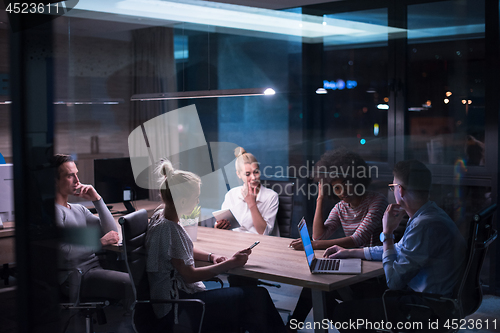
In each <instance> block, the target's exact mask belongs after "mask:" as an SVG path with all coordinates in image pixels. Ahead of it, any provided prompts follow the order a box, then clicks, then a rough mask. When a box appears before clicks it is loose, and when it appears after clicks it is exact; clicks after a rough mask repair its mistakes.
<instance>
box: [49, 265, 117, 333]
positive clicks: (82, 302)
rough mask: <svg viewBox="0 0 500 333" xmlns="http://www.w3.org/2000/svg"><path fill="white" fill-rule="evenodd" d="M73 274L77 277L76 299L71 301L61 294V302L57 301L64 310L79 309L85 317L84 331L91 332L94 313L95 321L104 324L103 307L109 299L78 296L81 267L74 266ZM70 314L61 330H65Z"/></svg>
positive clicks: (81, 275) (80, 283)
mask: <svg viewBox="0 0 500 333" xmlns="http://www.w3.org/2000/svg"><path fill="white" fill-rule="evenodd" d="M75 274H77V275H76V276H77V277H78V282H77V285H78V286H79V287H78V288H77V295H76V300H75V301H74V302H71V301H70V300H69V298H67V297H65V296H63V295H61V302H60V303H59V304H60V306H61V308H62V309H65V310H79V312H80V313H81V314H82V315H83V316H84V317H85V333H93V332H94V314H95V315H96V318H97V323H98V324H99V325H104V324H106V322H107V320H106V315H105V313H104V308H105V307H106V306H108V305H109V301H108V300H106V299H82V298H81V297H80V291H81V286H82V277H83V272H82V270H81V269H79V268H76V269H75ZM71 318H73V316H71V317H70V318H69V319H68V320H67V322H66V324H65V326H64V329H63V332H66V330H67V329H68V326H69V323H70V321H71Z"/></svg>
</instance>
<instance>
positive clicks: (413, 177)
mask: <svg viewBox="0 0 500 333" xmlns="http://www.w3.org/2000/svg"><path fill="white" fill-rule="evenodd" d="M392 173H393V174H394V177H397V178H398V179H399V180H400V181H401V182H402V183H403V184H401V185H402V186H403V188H404V189H405V190H408V191H414V192H421V194H422V195H424V194H427V195H428V194H429V191H430V189H431V185H432V174H431V171H430V170H429V169H428V168H427V167H426V166H425V164H424V163H422V162H420V161H417V160H406V161H400V162H398V163H396V165H395V166H394V169H393V171H392Z"/></svg>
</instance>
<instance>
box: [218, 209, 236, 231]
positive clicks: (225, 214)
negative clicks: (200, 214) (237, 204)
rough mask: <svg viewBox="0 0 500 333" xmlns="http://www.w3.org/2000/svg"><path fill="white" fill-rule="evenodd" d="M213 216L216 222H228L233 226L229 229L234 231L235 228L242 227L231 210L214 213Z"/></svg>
mask: <svg viewBox="0 0 500 333" xmlns="http://www.w3.org/2000/svg"><path fill="white" fill-rule="evenodd" d="M212 215H213V216H214V217H215V220H216V221H220V220H228V221H229V223H230V224H231V226H230V227H229V229H234V228H239V227H241V225H240V224H239V222H238V220H236V217H234V215H233V213H232V212H231V210H230V209H222V210H218V211H215V212H213V213H212Z"/></svg>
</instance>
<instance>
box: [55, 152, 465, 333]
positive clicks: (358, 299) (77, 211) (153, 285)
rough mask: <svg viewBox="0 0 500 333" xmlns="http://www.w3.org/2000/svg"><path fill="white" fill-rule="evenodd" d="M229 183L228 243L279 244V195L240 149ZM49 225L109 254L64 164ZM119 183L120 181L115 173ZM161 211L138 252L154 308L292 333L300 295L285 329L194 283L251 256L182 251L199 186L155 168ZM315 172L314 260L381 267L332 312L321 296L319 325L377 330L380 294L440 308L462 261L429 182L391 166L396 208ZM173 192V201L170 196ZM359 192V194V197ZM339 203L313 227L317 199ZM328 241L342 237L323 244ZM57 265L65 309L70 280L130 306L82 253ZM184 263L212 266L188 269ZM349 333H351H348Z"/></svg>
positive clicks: (193, 179)
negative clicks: (419, 297)
mask: <svg viewBox="0 0 500 333" xmlns="http://www.w3.org/2000/svg"><path fill="white" fill-rule="evenodd" d="M235 156H236V172H237V175H238V177H239V178H240V179H241V180H242V182H243V185H242V186H239V187H235V188H233V189H231V190H230V191H229V192H228V193H227V194H226V196H225V199H224V202H223V204H222V209H226V208H230V209H231V211H232V213H233V215H234V216H235V217H236V219H237V220H238V222H239V223H240V225H241V227H240V228H237V229H233V230H235V231H239V232H248V233H256V234H265V235H273V236H279V228H278V226H277V223H276V213H277V211H278V205H279V200H278V194H277V193H276V192H274V191H273V190H271V189H269V188H266V187H264V186H261V182H260V170H259V163H258V161H257V159H256V158H255V157H254V156H253V155H252V154H250V153H247V152H246V151H245V150H244V149H243V148H241V147H239V148H237V149H236V151H235ZM54 165H55V167H56V168H57V170H58V171H57V179H56V219H57V220H56V223H57V225H58V226H60V227H76V226H90V225H97V226H100V228H101V230H102V238H101V244H102V245H108V244H113V243H116V242H118V233H117V226H116V223H115V221H114V219H113V217H112V215H111V213H110V212H109V210H108V209H107V208H106V205H105V204H104V202H103V199H102V198H101V197H100V195H99V194H98V193H97V192H96V190H95V189H94V188H93V187H92V186H91V185H84V184H81V183H80V182H79V179H78V176H77V173H78V169H77V167H76V165H75V162H74V161H73V160H72V159H71V157H70V156H68V155H56V156H55V157H54ZM316 167H323V168H324V169H325V170H333V169H335V170H339V169H340V168H341V167H343V168H344V170H346V168H349V167H351V168H354V170H360V168H365V171H366V170H367V164H366V163H365V161H364V160H363V159H362V158H361V157H360V156H359V155H358V154H356V153H353V152H350V151H347V150H345V149H337V150H333V151H328V152H326V153H325V154H324V155H323V156H322V157H321V160H320V161H319V162H318V163H317V164H316ZM117 172H119V171H117ZM157 173H158V177H159V179H160V183H161V184H160V194H161V199H162V202H163V205H162V206H161V207H159V208H158V209H157V210H156V211H155V213H154V214H153V216H152V217H151V219H150V221H149V226H148V231H147V236H146V248H147V251H148V252H147V253H148V258H147V267H146V270H147V272H148V278H149V282H150V292H151V296H152V298H154V299H183V298H197V299H201V300H203V301H204V302H205V304H206V312H205V316H204V320H203V331H204V332H234V331H238V330H239V329H243V331H245V330H246V331H248V332H250V333H251V332H286V331H287V330H288V331H295V329H296V326H295V327H294V325H292V324H293V323H297V322H303V321H304V320H305V318H306V316H307V314H308V313H309V311H310V310H311V308H312V300H311V291H310V290H309V289H306V288H304V289H303V291H302V293H301V295H300V297H299V300H298V303H297V306H296V308H295V311H294V312H293V314H292V316H291V320H290V321H289V322H288V323H287V324H286V325H285V324H284V323H283V321H282V319H281V316H280V315H279V313H278V311H277V310H276V308H275V307H274V304H273V301H272V300H271V298H270V296H269V294H268V292H267V290H266V289H265V288H263V287H258V286H257V284H256V282H255V281H254V280H252V279H248V278H246V279H242V278H238V277H236V276H231V275H229V276H230V278H229V279H228V280H229V282H230V287H229V288H220V289H213V290H206V289H205V286H204V284H203V283H202V282H201V281H204V280H206V279H209V278H212V277H214V276H216V275H218V274H221V273H224V272H227V271H229V270H231V269H233V268H236V267H241V266H244V265H245V263H246V262H247V260H248V257H249V256H250V255H251V252H252V250H250V249H242V250H241V251H238V252H237V253H235V254H234V255H233V256H232V257H226V256H224V255H220V254H216V253H208V252H205V251H202V250H199V249H197V248H196V247H194V246H193V242H192V241H191V239H190V237H189V235H188V234H187V233H186V231H185V230H184V228H183V227H182V226H181V224H180V223H179V218H180V217H181V216H182V215H183V214H186V215H187V214H189V213H190V212H191V211H193V209H194V208H195V207H196V206H197V205H198V203H199V199H198V197H199V195H200V186H201V185H202V184H201V180H200V177H199V176H197V175H196V174H194V173H191V172H188V171H183V170H177V169H175V168H174V167H173V166H172V164H171V163H170V162H169V161H168V160H163V161H161V163H160V164H159V165H158V167H157ZM360 174H362V175H363V176H361V177H356V173H355V172H352V173H340V172H339V173H335V174H334V173H331V172H325V173H323V174H322V176H319V178H318V179H317V181H318V183H319V191H318V196H317V202H316V211H315V214H314V220H313V228H312V230H313V235H312V236H313V241H312V245H313V248H314V249H324V250H325V252H324V257H329V258H353V257H354V258H361V259H365V260H379V261H382V262H383V267H384V271H385V278H382V279H380V278H379V279H372V280H369V281H367V282H364V283H359V284H357V285H353V286H352V289H353V295H354V300H349V301H344V302H342V300H341V297H340V295H338V294H337V293H336V292H331V293H329V294H328V302H327V306H328V309H327V314H328V317H329V319H331V320H333V321H345V320H347V321H348V320H349V319H356V318H364V319H370V318H372V319H373V320H379V321H380V320H382V319H385V315H384V310H383V306H382V299H381V295H382V293H383V291H384V290H386V289H388V288H390V289H412V290H415V291H419V292H426V293H436V294H440V295H445V296H449V295H451V293H452V290H453V288H454V286H455V284H456V283H457V280H458V276H459V274H458V273H459V271H460V269H461V267H462V265H463V262H464V257H465V248H466V246H465V241H464V239H463V237H462V236H461V234H460V232H459V230H458V228H457V227H456V225H455V223H454V222H453V221H452V220H451V219H450V217H449V216H448V215H447V214H446V213H445V212H444V211H443V210H442V209H441V208H439V207H438V206H437V205H436V204H435V203H434V202H432V201H429V190H430V187H431V182H432V179H431V178H432V177H431V172H430V171H429V169H428V168H427V167H426V166H425V165H424V164H422V163H421V162H419V161H416V160H410V161H401V162H399V163H397V164H396V165H395V167H394V170H393V175H394V180H393V183H392V184H389V187H390V189H391V190H392V191H393V192H394V197H395V201H396V203H395V204H388V201H387V199H386V197H385V196H384V195H382V194H380V193H378V192H373V191H369V190H364V191H359V190H358V191H355V190H354V189H355V187H356V186H358V184H362V188H363V189H366V188H367V187H368V186H369V185H370V182H371V179H370V178H369V177H367V176H366V175H367V173H366V172H365V173H359V174H358V175H360ZM172 188H175V191H176V193H175V198H181V199H176V200H175V203H174V199H173V198H174V196H173V195H172V191H171V189H172ZM358 188H359V186H358ZM70 195H74V196H78V197H81V198H83V199H85V200H90V201H92V202H93V204H94V206H95V208H96V210H97V213H98V217H97V216H95V215H93V214H92V213H90V211H89V210H88V209H86V208H85V207H83V206H82V205H79V204H71V203H68V197H69V196H70ZM328 196H336V197H338V199H339V200H340V201H339V202H338V203H337V204H335V206H334V207H333V209H331V211H330V213H329V215H328V217H327V218H326V220H325V219H324V217H323V213H322V212H323V205H324V204H325V201H326V200H325V198H326V197H328ZM406 215H407V216H408V218H409V219H408V222H407V226H406V229H405V232H404V235H403V236H402V238H401V240H400V241H399V242H397V243H395V239H394V231H395V230H396V228H397V227H398V226H399V224H400V222H401V221H402V219H403V218H404V217H405V216H406ZM215 227H216V228H220V229H228V228H229V222H228V221H226V220H220V221H217V223H216V225H215ZM338 229H343V231H344V234H345V237H341V238H336V239H330V237H331V236H332V235H333V234H334V232H335V231H337V230H338ZM290 247H291V248H293V249H295V250H302V249H303V247H302V241H301V239H296V240H292V241H291V243H290ZM61 253H62V259H63V260H62V264H61V269H60V273H59V283H60V285H61V290H62V291H63V293H65V294H66V295H67V296H68V297H70V298H72V297H75V294H76V290H75V289H76V286H77V278H76V274H77V273H75V269H76V268H78V269H79V270H80V272H81V273H80V274H83V275H82V276H83V280H82V285H81V289H80V295H81V297H93V296H100V297H108V298H111V299H122V302H123V305H124V307H125V308H130V307H131V306H132V302H133V295H132V288H131V286H130V281H129V278H128V274H126V273H123V272H118V271H111V270H107V269H103V268H102V267H101V266H100V264H99V260H98V258H97V257H96V255H95V253H94V252H93V250H92V249H89V248H84V247H83V248H82V247H77V246H74V245H64V244H63V245H61ZM195 261H209V262H212V263H213V264H212V265H209V266H204V267H196V266H195ZM399 301H400V300H399V299H396V298H395V299H389V300H386V301H385V302H386V306H387V307H388V309H389V311H391V312H394V314H395V318H397V320H399V321H405V320H408V319H407V318H405V315H404V314H403V313H401V315H400V316H399V317H398V312H400V306H399V304H398V302H399ZM154 312H155V315H156V316H157V318H159V319H160V321H164V322H165V325H167V324H168V323H169V322H170V321H171V320H172V319H173V318H174V317H175V316H176V314H175V311H174V308H173V306H172V305H169V304H157V305H154ZM356 331H359V330H356Z"/></svg>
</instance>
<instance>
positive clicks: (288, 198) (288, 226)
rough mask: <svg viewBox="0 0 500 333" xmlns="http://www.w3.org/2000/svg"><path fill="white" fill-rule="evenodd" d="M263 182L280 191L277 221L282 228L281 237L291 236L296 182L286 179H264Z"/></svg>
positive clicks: (266, 185) (268, 186)
mask: <svg viewBox="0 0 500 333" xmlns="http://www.w3.org/2000/svg"><path fill="white" fill-rule="evenodd" d="M262 184H263V185H264V186H265V187H267V188H270V189H272V190H273V191H275V192H276V193H278V197H279V208H278V213H277V214H276V222H277V223H278V227H279V229H280V237H291V236H292V218H293V201H294V197H295V196H294V194H295V193H294V190H295V182H293V181H285V180H263V181H262Z"/></svg>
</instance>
